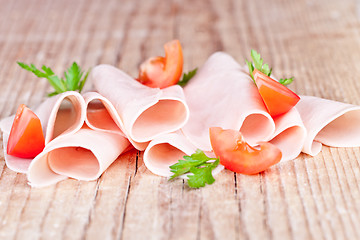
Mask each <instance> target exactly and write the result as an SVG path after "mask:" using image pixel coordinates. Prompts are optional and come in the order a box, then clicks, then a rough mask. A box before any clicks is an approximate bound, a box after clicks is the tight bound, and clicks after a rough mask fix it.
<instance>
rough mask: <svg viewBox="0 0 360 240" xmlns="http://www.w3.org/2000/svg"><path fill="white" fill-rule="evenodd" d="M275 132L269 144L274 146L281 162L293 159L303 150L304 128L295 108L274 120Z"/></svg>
mask: <svg viewBox="0 0 360 240" xmlns="http://www.w3.org/2000/svg"><path fill="white" fill-rule="evenodd" d="M274 122H275V132H274V134H273V136H272V137H271V140H270V143H272V144H274V145H276V146H277V147H278V148H279V149H280V151H281V153H282V157H281V161H288V160H292V159H295V158H296V157H297V156H298V155H299V154H300V153H301V150H302V148H303V145H304V142H305V138H306V134H307V133H306V128H305V126H304V124H303V122H302V120H301V117H300V114H299V112H298V111H297V109H296V108H292V109H291V110H290V111H289V112H287V113H286V114H284V115H281V116H278V117H276V118H275V119H274Z"/></svg>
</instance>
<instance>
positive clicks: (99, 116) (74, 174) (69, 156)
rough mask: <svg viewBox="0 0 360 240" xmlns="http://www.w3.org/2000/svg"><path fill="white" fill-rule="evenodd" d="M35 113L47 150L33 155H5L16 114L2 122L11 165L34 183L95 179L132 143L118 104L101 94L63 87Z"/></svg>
mask: <svg viewBox="0 0 360 240" xmlns="http://www.w3.org/2000/svg"><path fill="white" fill-rule="evenodd" d="M107 109H110V110H109V111H108V110H107ZM35 113H36V114H37V115H38V117H39V119H40V121H41V123H42V125H43V131H44V133H45V134H44V135H45V149H44V150H43V151H42V152H41V153H40V154H39V155H38V156H37V157H35V158H34V159H33V160H32V159H22V158H17V157H13V156H9V155H7V154H6V145H7V141H8V136H9V133H10V130H11V126H12V121H13V118H14V117H13V116H12V117H9V118H6V119H4V120H2V121H1V123H0V126H1V129H2V131H3V139H4V152H5V161H6V164H7V166H8V167H9V168H10V169H12V170H14V171H16V172H22V173H27V176H28V180H29V183H30V185H32V186H34V187H43V186H47V185H50V184H54V183H56V182H58V181H61V180H63V179H66V178H68V177H71V178H75V179H79V180H94V179H97V178H98V177H99V176H100V175H101V174H102V173H103V172H104V171H105V170H106V169H107V167H108V166H109V165H110V164H111V163H112V162H113V161H114V160H116V158H117V157H118V156H119V155H120V154H121V153H122V152H124V151H125V150H127V149H128V148H129V146H130V143H129V141H128V140H127V138H126V137H125V136H124V133H123V132H122V131H121V129H120V127H118V125H117V124H119V125H120V126H121V121H119V116H116V111H115V110H114V107H113V106H112V105H111V103H110V102H109V101H108V100H107V99H105V98H103V97H102V96H101V95H100V94H98V93H86V94H85V96H84V97H82V96H81V95H80V94H79V93H77V92H65V93H62V94H59V95H56V96H54V97H52V98H49V99H47V100H46V101H44V102H43V103H42V104H41V105H40V106H39V107H38V108H37V109H36V110H35ZM110 114H114V115H110ZM85 123H88V125H89V127H88V126H87V125H86V124H85Z"/></svg>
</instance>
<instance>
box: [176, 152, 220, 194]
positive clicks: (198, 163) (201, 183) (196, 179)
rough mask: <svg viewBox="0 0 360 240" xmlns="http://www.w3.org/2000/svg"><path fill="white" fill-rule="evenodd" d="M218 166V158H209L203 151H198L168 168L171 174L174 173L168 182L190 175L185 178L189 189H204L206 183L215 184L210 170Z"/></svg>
mask: <svg viewBox="0 0 360 240" xmlns="http://www.w3.org/2000/svg"><path fill="white" fill-rule="evenodd" d="M218 165H219V159H218V158H209V157H208V156H206V155H205V153H204V152H203V151H201V150H199V149H198V150H196V152H195V153H193V154H191V155H190V156H184V160H179V161H178V163H175V164H174V165H171V166H170V169H171V172H173V173H174V174H173V175H172V176H171V177H170V180H171V179H174V178H176V177H179V176H181V175H183V174H186V173H192V174H189V175H188V176H187V177H188V181H187V183H188V185H189V187H191V188H200V187H205V184H206V183H207V184H213V183H214V182H215V179H214V177H213V175H212V170H213V169H215V168H216V167H217V166H218Z"/></svg>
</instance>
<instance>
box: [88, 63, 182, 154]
mask: <svg viewBox="0 0 360 240" xmlns="http://www.w3.org/2000/svg"><path fill="white" fill-rule="evenodd" d="M92 79H93V82H94V85H95V89H96V90H97V91H98V92H99V93H100V94H101V95H103V96H104V97H105V98H106V99H108V100H109V101H110V102H111V103H112V104H113V105H114V107H115V109H116V111H117V113H118V114H119V116H120V119H121V121H122V122H123V129H122V131H123V132H124V133H125V134H126V136H127V137H128V138H129V139H130V141H131V142H132V144H133V145H134V146H135V147H136V148H137V149H139V150H144V149H145V147H146V146H147V144H148V142H149V141H151V140H152V139H154V138H156V137H157V136H160V135H162V134H165V133H170V132H173V131H176V130H178V129H180V128H181V127H182V126H184V124H185V123H186V122H187V120H188V117H189V110H188V107H187V104H186V102H185V97H184V94H183V91H182V88H181V87H180V86H177V85H176V86H171V87H168V88H165V89H158V88H149V87H147V86H144V85H142V84H141V83H139V82H137V81H136V80H134V79H133V78H131V77H130V76H128V75H127V74H125V73H124V72H122V71H121V70H119V69H117V68H115V67H112V66H110V65H99V66H97V67H95V68H94V69H93V70H92Z"/></svg>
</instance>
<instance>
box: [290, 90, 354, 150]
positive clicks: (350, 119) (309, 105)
mask: <svg viewBox="0 0 360 240" xmlns="http://www.w3.org/2000/svg"><path fill="white" fill-rule="evenodd" d="M296 108H297V110H298V111H299V113H300V115H301V118H302V120H303V122H304V125H305V127H306V129H307V137H306V141H305V144H304V147H303V152H305V153H307V154H310V155H312V156H314V155H316V154H318V153H319V152H320V151H321V146H322V144H325V145H328V146H332V147H359V146H360V124H359V123H360V106H355V105H351V104H346V103H341V102H336V101H332V100H327V99H322V98H318V97H310V96H301V100H300V101H299V103H298V104H297V105H296Z"/></svg>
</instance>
